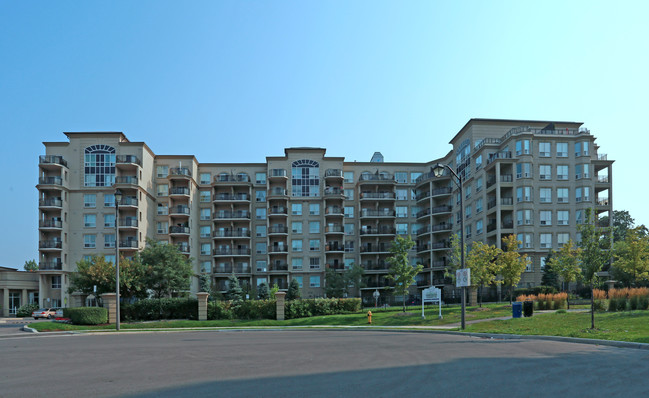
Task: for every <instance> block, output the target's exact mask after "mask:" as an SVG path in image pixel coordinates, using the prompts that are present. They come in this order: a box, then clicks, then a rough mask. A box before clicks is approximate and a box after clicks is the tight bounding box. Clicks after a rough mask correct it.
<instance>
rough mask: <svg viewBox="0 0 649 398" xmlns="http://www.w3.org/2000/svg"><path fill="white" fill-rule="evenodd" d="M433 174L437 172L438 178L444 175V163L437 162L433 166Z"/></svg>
mask: <svg viewBox="0 0 649 398" xmlns="http://www.w3.org/2000/svg"><path fill="white" fill-rule="evenodd" d="M433 174H435V177H437V178H439V177H441V176H443V175H444V165H443V164H440V163H437V164H436V165H435V166H434V167H433Z"/></svg>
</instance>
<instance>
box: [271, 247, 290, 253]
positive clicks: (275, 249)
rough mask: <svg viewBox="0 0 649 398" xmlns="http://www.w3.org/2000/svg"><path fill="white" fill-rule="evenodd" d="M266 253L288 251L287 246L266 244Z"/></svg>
mask: <svg viewBox="0 0 649 398" xmlns="http://www.w3.org/2000/svg"><path fill="white" fill-rule="evenodd" d="M268 253H288V246H268Z"/></svg>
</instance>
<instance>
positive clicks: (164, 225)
mask: <svg viewBox="0 0 649 398" xmlns="http://www.w3.org/2000/svg"><path fill="white" fill-rule="evenodd" d="M156 232H157V233H159V234H167V233H169V222H167V221H159V222H158V224H157V228H156Z"/></svg>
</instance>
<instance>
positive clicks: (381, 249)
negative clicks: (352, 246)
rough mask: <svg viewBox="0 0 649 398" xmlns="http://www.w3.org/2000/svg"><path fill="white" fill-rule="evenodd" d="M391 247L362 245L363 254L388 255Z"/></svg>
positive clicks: (386, 245)
mask: <svg viewBox="0 0 649 398" xmlns="http://www.w3.org/2000/svg"><path fill="white" fill-rule="evenodd" d="M389 248H390V245H388V244H378V245H361V246H360V249H361V253H387V252H388V251H389Z"/></svg>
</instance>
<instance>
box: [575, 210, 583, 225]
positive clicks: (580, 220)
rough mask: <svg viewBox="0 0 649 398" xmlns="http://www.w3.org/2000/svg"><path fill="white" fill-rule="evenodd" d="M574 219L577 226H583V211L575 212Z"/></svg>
mask: <svg viewBox="0 0 649 398" xmlns="http://www.w3.org/2000/svg"><path fill="white" fill-rule="evenodd" d="M575 217H576V220H577V224H583V223H584V211H583V210H577V211H576V212H575Z"/></svg>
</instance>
